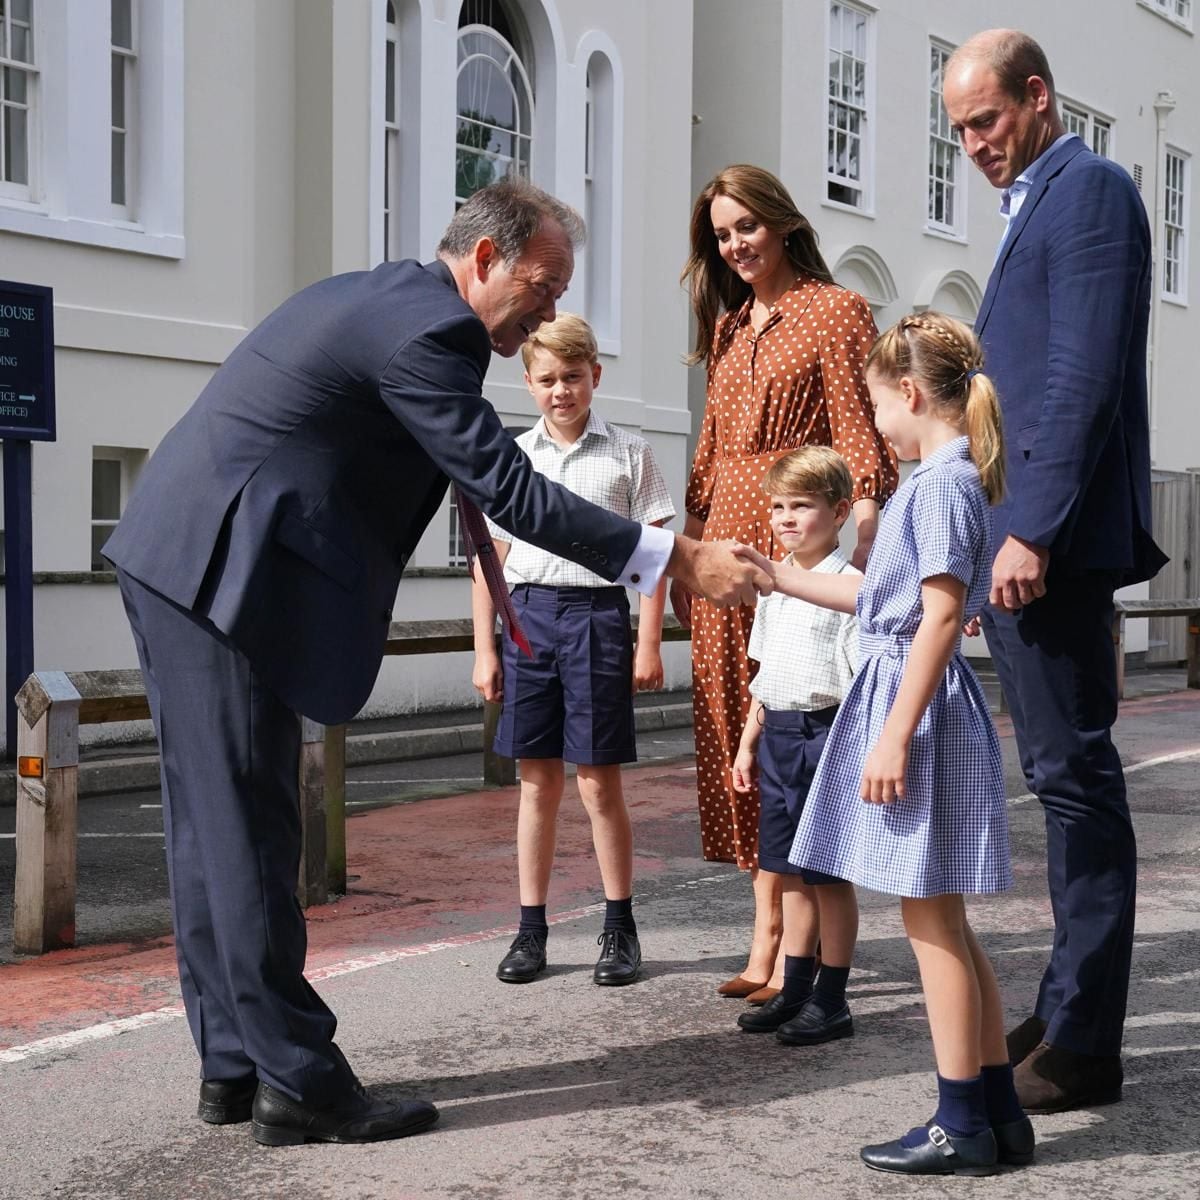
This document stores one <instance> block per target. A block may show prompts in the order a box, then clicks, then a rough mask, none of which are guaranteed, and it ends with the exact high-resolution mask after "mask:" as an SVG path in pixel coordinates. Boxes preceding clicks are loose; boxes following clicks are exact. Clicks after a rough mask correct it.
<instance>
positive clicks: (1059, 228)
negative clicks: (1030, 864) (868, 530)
mask: <svg viewBox="0 0 1200 1200" xmlns="http://www.w3.org/2000/svg"><path fill="white" fill-rule="evenodd" d="M944 99H945V104H946V111H947V113H948V114H949V116H950V120H951V123H952V124H953V126H954V128H955V129H956V130H957V132H958V134H959V136H960V138H961V140H962V145H963V149H964V151H965V152H966V154H967V155H968V156H969V157H970V158H971V159H972V160H973V161H974V163H975V165H976V166H977V167H978V168H979V169H980V170H981V171H982V172H983V174H984V175H985V176H986V177H987V180H988V182H989V183H991V184H992V186H993V187H996V188H999V189H1002V196H1003V199H1002V204H1001V213H1002V214H1003V215H1004V216H1005V218H1006V221H1007V224H1006V228H1005V232H1004V236H1003V238H1002V240H1001V243H1000V247H999V250H998V251H997V255H996V260H995V265H994V267H993V269H992V275H991V279H990V280H989V282H988V287H987V293H986V295H985V296H984V299H983V305H982V307H981V308H980V311H979V317H978V319H977V322H976V329H977V331H978V333H979V335H980V338H981V340H982V342H983V346H984V350H985V353H986V356H987V371H988V374H989V375H990V376H991V377H992V378H993V379H994V380H995V381H996V386H997V389H998V390H999V394H1000V402H1001V407H1002V411H1003V414H1004V432H1005V438H1006V441H1007V451H1008V497H1007V499H1006V500H1005V501H1004V503H1003V504H1002V505H1001V506H1000V507H999V509H998V511H997V521H996V527H997V535H998V537H999V538H1000V539H1001V540H1000V543H999V549H998V552H997V555H996V559H995V564H994V567H993V573H992V593H991V607H990V608H989V610H988V611H987V612H986V613H985V614H984V629H985V631H986V633H987V639H988V646H989V649H990V651H991V654H992V658H993V660H994V662H995V664H996V669H997V671H998V673H999V676H1000V682H1001V685H1002V686H1003V688H1004V694H1005V697H1006V698H1007V700H1008V705H1009V709H1010V711H1011V712H1012V716H1013V725H1014V727H1015V730H1016V735H1017V743H1018V747H1019V749H1020V753H1021V762H1022V766H1023V768H1024V771H1025V776H1026V779H1027V780H1028V784H1029V788H1030V790H1031V791H1032V792H1034V793H1035V794H1036V795H1037V796H1038V798H1039V800H1040V801H1041V802H1042V805H1043V807H1044V810H1045V816H1046V831H1047V845H1046V849H1047V860H1048V876H1049V887H1050V900H1051V905H1052V908H1053V912H1054V944H1053V949H1052V951H1051V955H1050V962H1049V965H1048V966H1047V968H1046V971H1045V975H1044V977H1043V979H1042V984H1041V989H1040V991H1039V994H1038V998H1037V1004H1036V1006H1035V1008H1034V1012H1033V1015H1032V1016H1031V1017H1029V1018H1028V1019H1027V1020H1026V1021H1024V1022H1023V1023H1022V1024H1021V1025H1020V1026H1018V1027H1017V1028H1016V1029H1015V1030H1013V1032H1012V1033H1010V1034H1009V1039H1008V1049H1009V1054H1010V1058H1011V1060H1012V1062H1013V1063H1014V1064H1015V1065H1016V1072H1015V1075H1016V1083H1017V1092H1018V1095H1019V1096H1020V1098H1021V1101H1022V1103H1023V1104H1024V1106H1025V1108H1026V1109H1027V1110H1028V1111H1030V1112H1057V1111H1062V1110H1064V1109H1069V1108H1078V1107H1083V1106H1086V1105H1090V1104H1101V1103H1107V1102H1111V1101H1114V1100H1119V1099H1120V1096H1121V1085H1122V1069H1121V1057H1120V1050H1121V1033H1122V1027H1123V1024H1124V1020H1125V1007H1126V997H1127V993H1128V988H1129V964H1130V954H1131V950H1132V946H1133V925H1134V894H1135V883H1136V874H1137V851H1136V846H1135V843H1134V835H1133V827H1132V824H1131V822H1130V817H1129V807H1128V805H1127V803H1126V797H1125V780H1124V776H1123V774H1122V771H1121V762H1120V759H1119V757H1118V755H1117V751H1116V749H1115V748H1114V746H1113V744H1112V738H1111V736H1110V730H1111V726H1112V723H1113V721H1114V720H1115V718H1116V712H1117V687H1116V662H1115V658H1114V654H1113V643H1112V618H1113V592H1114V590H1115V589H1116V588H1117V587H1118V586H1120V585H1122V584H1127V583H1136V582H1138V581H1140V580H1145V579H1149V578H1150V577H1151V576H1152V575H1154V573H1155V572H1156V571H1157V570H1158V569H1159V567H1160V566H1161V565H1162V564H1163V562H1164V561H1165V558H1164V556H1163V554H1162V553H1161V551H1159V549H1158V547H1157V546H1155V544H1154V542H1153V540H1152V539H1151V536H1150V456H1149V435H1148V430H1147V407H1146V329H1147V322H1148V319H1149V307H1150V280H1151V269H1150V236H1149V229H1148V226H1147V221H1146V213H1145V208H1144V206H1143V204H1142V201H1141V197H1140V196H1139V195H1138V193H1137V190H1136V188H1135V187H1134V185H1133V182H1132V180H1131V179H1130V178H1129V176H1128V175H1127V174H1126V173H1125V171H1123V170H1122V169H1121V168H1120V167H1119V166H1117V165H1116V163H1114V162H1111V161H1109V160H1108V159H1106V158H1102V157H1100V156H1098V155H1096V154H1093V153H1092V152H1091V151H1090V150H1089V149H1088V148H1087V147H1086V146H1085V145H1084V143H1083V142H1082V141H1081V140H1080V139H1079V138H1078V137H1076V136H1074V135H1072V134H1068V133H1067V132H1066V130H1065V128H1064V126H1063V123H1062V120H1061V118H1060V116H1059V114H1058V111H1057V107H1056V99H1055V94H1054V81H1053V78H1052V76H1051V73H1050V67H1049V64H1048V63H1047V61H1046V56H1045V54H1044V53H1043V52H1042V50H1041V48H1040V47H1039V46H1038V45H1037V43H1036V42H1035V41H1034V40H1033V39H1032V38H1030V37H1028V36H1027V35H1026V34H1022V33H1019V32H1017V31H1015V30H1004V29H1000V30H989V31H987V32H985V33H981V34H978V35H976V36H975V37H973V38H971V39H970V40H969V41H968V42H966V43H965V44H964V45H963V46H961V47H960V48H959V49H958V50H957V51H956V52H955V53H954V55H953V56H952V57H951V59H950V61H949V62H948V63H947V66H946V73H945V83H944Z"/></svg>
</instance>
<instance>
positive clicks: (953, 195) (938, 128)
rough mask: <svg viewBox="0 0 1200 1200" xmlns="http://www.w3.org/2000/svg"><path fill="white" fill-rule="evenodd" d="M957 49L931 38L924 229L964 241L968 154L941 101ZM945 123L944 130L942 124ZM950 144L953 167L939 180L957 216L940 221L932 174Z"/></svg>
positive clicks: (965, 234) (967, 190)
mask: <svg viewBox="0 0 1200 1200" xmlns="http://www.w3.org/2000/svg"><path fill="white" fill-rule="evenodd" d="M953 53H954V47H953V46H952V45H950V43H948V42H944V41H942V40H941V39H940V38H930V39H929V56H930V63H929V67H930V71H929V74H930V88H929V112H928V114H927V118H928V119H927V123H928V146H929V161H928V167H927V170H926V185H927V189H928V190H927V194H926V203H925V231H926V232H927V233H931V234H935V235H937V236H938V237H944V238H950V239H952V240H954V241H957V242H965V241H966V240H967V194H968V192H969V191H970V189H969V188H968V187H967V186H966V182H967V181H966V170H965V168H964V164H965V162H966V157H965V155H964V154H963V149H962V142H961V141H960V140H959V137H958V134H957V133H955V131H954V127H953V126H952V125H951V124H950V117H949V115H948V114H947V113H946V106H945V104H944V103H943V101H942V89H941V80H943V79H944V78H945V74H946V62H947V60H948V59H949V57H950V55H951V54H953ZM935 55H939V56H940V57H941V62H940V64H939V69H938V85H937V86H936V87H935V86H934V85H933V57H934V56H935ZM935 101H936V104H937V111H938V113H939V116H938V118H937V119H936V124H935V118H934V108H933V106H934V103H935ZM943 126H944V127H945V132H943V129H942V127H943ZM947 147H950V148H951V149H952V152H953V158H952V162H953V171H952V172H951V173H950V175H949V176H948V177H947V178H944V179H942V180H939V181H937V182H940V183H941V184H942V185H943V186H944V187H946V188H947V189H948V191H949V195H950V204H951V209H952V212H953V216H954V219H953V220H952V221H950V222H945V221H938V220H937V219H936V218H935V217H934V215H933V211H932V210H933V206H934V185H935V177H934V174H933V166H934V158H935V151H936V150H937V149H939V148H941V149H942V150H943V151H944V150H945V149H946V148H947Z"/></svg>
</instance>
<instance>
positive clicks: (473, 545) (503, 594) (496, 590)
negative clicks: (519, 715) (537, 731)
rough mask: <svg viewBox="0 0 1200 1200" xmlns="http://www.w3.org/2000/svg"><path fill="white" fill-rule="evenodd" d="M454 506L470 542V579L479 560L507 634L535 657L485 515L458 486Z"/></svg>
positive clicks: (466, 539)
mask: <svg viewBox="0 0 1200 1200" xmlns="http://www.w3.org/2000/svg"><path fill="white" fill-rule="evenodd" d="M454 503H455V505H456V507H457V508H458V520H459V523H460V525H461V526H462V531H463V540H464V541H465V542H466V543H467V563H468V565H469V566H470V568H471V578H472V579H474V578H475V566H474V564H475V561H476V560H478V562H479V568H480V570H481V571H482V572H483V581H484V583H486V584H487V589H488V592H489V593H490V594H491V597H492V603H493V604H494V605H495V606H496V611H497V612H498V613H499V614H500V624H501V625H503V626H504V631H505V632H506V633H507V634H508V636H509V637H510V638H512V640H513V641H514V642H515V643H516V645H517V647H518V649H520V650H523V651H524V652H525V655H526V657H527V658H532V657H533V650H532V648H531V647H530V645H529V639H528V638H527V637H526V636H525V631H524V630H523V629H522V628H521V623H520V621H518V620H517V614H516V611H515V610H514V609H513V603H512V597H511V596H510V595H509V594H508V587H507V585H506V584H505V582H504V571H503V569H502V568H501V566H500V563H499V561H498V560H497V558H496V546H495V543H494V542H493V541H492V535H491V534H490V533H488V527H487V522H486V521H485V520H484V519H483V513H481V512H480V511H479V509H478V508H477V507H476V505H475V502H474V501H473V500H468V499H467V498H466V496H464V495H463V493H462V489H461V488H458V487H456V488H455V489H454Z"/></svg>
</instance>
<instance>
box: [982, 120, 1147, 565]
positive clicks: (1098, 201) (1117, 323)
mask: <svg viewBox="0 0 1200 1200" xmlns="http://www.w3.org/2000/svg"><path fill="white" fill-rule="evenodd" d="M1150 283H1151V270H1150V230H1149V226H1148V224H1147V220H1146V211H1145V207H1144V206H1143V204H1142V200H1141V197H1140V196H1139V195H1138V193H1137V189H1136V188H1135V187H1134V185H1133V181H1132V180H1131V179H1130V178H1129V176H1128V175H1127V174H1126V173H1125V171H1124V170H1123V169H1122V168H1121V167H1119V166H1117V164H1116V163H1114V162H1111V161H1109V160H1108V159H1106V158H1102V157H1100V156H1099V155H1097V154H1093V153H1092V152H1091V151H1090V150H1088V149H1087V148H1086V147H1085V146H1084V144H1083V142H1082V141H1080V139H1079V138H1068V139H1066V140H1065V141H1063V142H1061V143H1059V144H1058V145H1056V146H1054V147H1052V148H1051V149H1050V150H1049V151H1048V152H1047V153H1046V155H1045V157H1044V158H1043V159H1042V160H1041V161H1040V162H1039V164H1038V173H1037V177H1036V180H1035V182H1034V184H1033V186H1032V187H1031V189H1030V191H1029V193H1028V195H1026V197H1025V201H1024V203H1023V204H1022V206H1021V209H1020V211H1019V212H1018V214H1017V216H1016V217H1015V218H1014V221H1013V227H1012V228H1011V229H1010V230H1009V233H1008V237H1007V239H1006V240H1005V243H1004V246H1003V249H1002V250H1001V253H1000V257H999V259H998V260H997V262H996V265H995V267H994V268H993V270H992V275H991V278H990V280H989V281H988V288H987V293H986V294H985V295H984V298H983V304H982V306H981V308H980V310H979V316H978V318H977V320H976V324H975V328H976V332H977V333H978V334H979V337H980V339H981V341H982V342H983V347H984V351H985V354H986V364H987V365H986V370H987V373H988V375H989V376H990V377H991V378H992V379H993V381H994V382H995V384H996V388H997V391H998V392H999V395H1000V405H1001V410H1002V412H1003V415H1004V434H1005V439H1006V442H1007V456H1008V457H1007V464H1008V487H1007V497H1006V499H1005V500H1004V501H1003V503H1002V504H1001V505H1000V506H999V507H998V508H997V510H996V535H997V537H998V538H999V539H1001V540H1002V539H1003V538H1004V536H1005V535H1006V534H1009V533H1011V534H1014V535H1015V536H1017V537H1020V538H1022V539H1024V540H1025V541H1028V542H1032V543H1034V544H1036V545H1040V546H1047V547H1049V549H1050V569H1051V570H1059V571H1091V570H1097V571H1111V572H1114V573H1115V574H1116V575H1117V576H1118V577H1119V578H1120V580H1121V581H1122V582H1124V583H1134V582H1137V581H1139V580H1143V579H1149V578H1150V577H1151V576H1152V575H1153V574H1154V573H1155V572H1156V571H1157V570H1158V569H1159V567H1161V566H1162V564H1163V563H1164V562H1165V561H1166V557H1165V556H1164V555H1163V553H1162V552H1161V551H1160V550H1159V549H1158V547H1157V546H1156V545H1155V544H1154V542H1153V540H1152V539H1151V536H1150V441H1149V430H1148V415H1147V407H1146V330H1147V325H1148V321H1149V313H1150Z"/></svg>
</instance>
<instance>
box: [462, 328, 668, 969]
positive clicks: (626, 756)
mask: <svg viewBox="0 0 1200 1200" xmlns="http://www.w3.org/2000/svg"><path fill="white" fill-rule="evenodd" d="M521 355H522V357H523V359H524V361H525V384H526V386H527V387H528V388H529V391H530V393H531V394H532V395H533V398H534V400H536V401H537V406H538V409H539V411H540V412H541V414H542V415H541V418H540V420H539V421H538V423H537V424H536V425H535V426H534V427H533V428H532V429H530V430H529V431H527V432H526V433H523V434H521V435H520V436H519V437H518V438H517V445H519V446H520V447H521V449H522V450H524V451H525V453H526V454H527V455H528V456H529V457H530V459H531V460H532V462H533V465H534V467H536V468H537V470H538V471H540V472H541V473H542V474H543V475H546V476H548V477H549V478H551V479H553V480H555V481H556V482H557V483H561V484H563V485H564V486H565V487H567V488H569V489H570V490H571V491H573V492H575V493H576V495H579V496H582V497H583V498H584V499H585V500H590V501H591V502H592V503H593V504H598V505H600V506H601V507H603V508H607V509H610V510H611V511H613V512H616V513H619V514H620V515H621V516H624V517H628V518H629V519H630V520H633V521H641V522H644V523H646V524H654V525H661V524H663V523H665V522H666V521H669V520H670V519H671V518H672V517H673V516H674V515H675V506H674V505H673V504H672V502H671V496H670V493H669V492H668V491H667V487H666V483H665V482H664V481H663V476H662V472H661V471H660V470H659V467H658V463H657V462H656V461H655V458H654V454H653V452H652V451H651V449H650V446H649V444H648V443H647V442H646V441H645V439H643V438H641V437H638V436H637V435H636V434H632V433H628V432H626V431H625V430H623V429H619V428H618V427H617V426H615V425H609V424H608V423H607V422H605V421H602V420H601V419H600V417H599V415H598V414H596V413H595V412H593V411H592V410H591V403H592V391H593V389H594V388H595V386H596V384H598V383H599V382H600V363H599V361H598V358H597V347H596V339H595V336H594V335H593V333H592V331H591V329H590V328H589V326H588V324H587V322H586V321H584V320H583V318H582V317H577V316H575V315H573V314H571V313H559V314H558V317H557V319H556V320H554V321H552V322H550V323H548V324H544V325H541V326H539V328H538V329H537V330H536V331H535V332H534V333H533V334H531V335H530V337H529V339H528V340H527V341H526V342H525V344H524V345H523V346H522V347H521ZM489 526H490V527H491V531H492V534H493V537H494V539H495V543H496V552H497V556H498V557H499V559H500V561H501V562H502V563H503V564H504V576H505V579H506V580H507V582H508V583H509V585H510V586H511V587H512V589H513V590H512V599H513V606H514V608H515V609H516V612H517V616H518V617H519V619H520V621H521V625H522V627H523V628H524V630H525V633H526V635H527V636H528V638H529V641H530V643H531V645H532V646H533V658H531V659H530V658H525V657H524V656H522V655H520V654H518V652H517V650H516V648H515V646H514V645H513V644H512V642H511V640H510V639H507V638H506V639H505V640H504V648H503V662H501V659H500V657H499V656H498V655H497V653H496V642H495V620H496V614H495V609H494V607H493V605H492V600H491V597H490V596H489V594H488V592H487V589H486V587H484V586H483V585H482V583H480V582H477V583H476V586H475V588H474V596H473V616H474V620H475V670H474V674H473V682H474V684H475V686H476V687H477V688H478V689H479V691H481V692H482V693H483V696H484V699H485V700H501V701H503V705H504V707H503V710H502V712H501V715H500V721H499V724H498V726H497V729H496V741H495V750H496V753H497V754H503V755H504V756H505V757H507V758H517V759H520V767H521V802H520V809H519V812H518V816H517V874H518V879H519V885H520V899H521V921H520V927H519V930H518V933H517V936H516V938H515V939H514V940H513V943H512V945H511V946H510V947H509V950H508V953H507V954H506V955H505V956H504V958H503V959H502V960H501V962H500V966H499V968H498V969H497V971H496V974H497V977H498V978H499V979H501V980H502V981H503V982H505V983H529V982H530V981H531V980H533V979H535V978H536V977H537V976H538V975H539V974H540V973H541V972H542V971H543V970H544V969H545V966H546V940H547V936H548V933H549V929H548V926H547V923H546V895H547V892H548V890H549V886H550V871H551V867H552V866H553V863H554V843H555V833H556V828H557V820H558V809H559V805H560V804H561V803H562V797H563V788H564V784H565V775H566V771H565V767H564V762H572V763H575V764H576V766H577V783H578V785H579V794H580V798H581V799H582V800H583V804H584V807H585V808H586V809H587V812H588V816H589V817H590V819H591V823H592V841H593V844H594V845H595V848H596V858H597V861H598V862H599V866H600V877H601V880H602V882H603V884H604V897H605V914H604V929H603V931H602V933H601V934H600V938H599V939H598V940H599V943H600V947H601V949H600V958H599V961H598V962H597V963H596V967H595V970H594V972H593V976H592V977H593V980H594V981H595V982H596V983H598V984H602V985H606V986H620V985H623V984H628V983H633V981H634V980H635V979H636V978H637V976H638V972H639V970H640V969H641V962H642V951H641V944H640V942H639V941H638V936H637V925H636V923H635V921H634V918H633V907H632V905H633V901H632V896H633V835H632V830H631V828H630V823H629V813H628V811H627V810H626V808H625V797H624V793H623V791H622V787H621V764H622V763H626V762H633V761H635V760H636V758H637V748H636V744H635V737H634V722H633V693H634V692H636V691H640V690H648V689H652V688H658V687H662V682H663V665H662V656H661V653H660V643H661V638H662V615H663V604H664V601H665V598H666V592H665V587H664V586H663V585H660V586H659V587H658V588H657V589H656V590H655V592H654V594H653V595H652V596H643V597H642V598H641V606H640V615H639V620H638V638H637V647H636V650H635V648H634V646H633V643H632V638H631V634H630V627H629V600H628V598H627V596H626V593H625V589H624V588H623V587H614V586H612V585H611V584H609V582H608V581H607V580H605V579H604V578H602V577H601V576H599V575H597V574H595V573H594V572H592V571H589V570H587V568H585V567H581V566H578V565H576V564H575V563H572V562H568V561H567V560H566V559H564V558H559V557H557V556H556V555H553V554H548V553H546V552H545V551H543V550H538V549H537V548H536V547H534V546H531V545H529V544H528V543H526V542H521V541H513V540H512V539H511V536H510V535H509V534H507V533H505V532H504V531H503V530H501V529H499V528H498V527H497V526H496V525H494V524H492V523H491V522H489Z"/></svg>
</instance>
